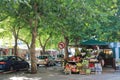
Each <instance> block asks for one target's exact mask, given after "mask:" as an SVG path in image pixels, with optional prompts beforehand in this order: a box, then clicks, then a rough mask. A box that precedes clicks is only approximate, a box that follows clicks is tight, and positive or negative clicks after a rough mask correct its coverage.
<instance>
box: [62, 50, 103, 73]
mask: <svg viewBox="0 0 120 80" xmlns="http://www.w3.org/2000/svg"><path fill="white" fill-rule="evenodd" d="M76 53H77V52H76ZM96 55H97V53H96V52H95V53H94V54H92V55H91V54H89V53H85V52H84V53H83V52H80V53H79V54H77V55H74V56H72V57H70V58H69V59H68V61H67V62H66V64H65V65H64V72H65V74H66V73H69V74H71V73H79V74H81V75H86V74H91V73H96V72H102V66H101V64H100V62H99V60H98V59H97V58H96Z"/></svg>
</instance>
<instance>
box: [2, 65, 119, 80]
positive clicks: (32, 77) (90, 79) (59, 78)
mask: <svg viewBox="0 0 120 80" xmlns="http://www.w3.org/2000/svg"><path fill="white" fill-rule="evenodd" d="M113 79H114V80H120V71H113V70H109V69H108V70H106V71H104V72H103V73H101V74H90V75H80V74H71V75H69V74H68V75H65V74H64V73H63V71H62V68H61V67H58V66H54V67H48V68H47V69H46V68H44V67H39V68H38V73H37V74H30V73H27V72H25V71H19V72H13V73H4V74H0V80H113Z"/></svg>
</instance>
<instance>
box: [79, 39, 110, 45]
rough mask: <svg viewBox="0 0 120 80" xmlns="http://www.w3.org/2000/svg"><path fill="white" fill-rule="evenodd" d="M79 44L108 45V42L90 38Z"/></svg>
mask: <svg viewBox="0 0 120 80" xmlns="http://www.w3.org/2000/svg"><path fill="white" fill-rule="evenodd" d="M80 44H81V45H109V43H108V42H104V41H98V40H94V39H90V40H87V41H84V42H81V43H80Z"/></svg>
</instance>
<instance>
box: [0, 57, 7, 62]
mask: <svg viewBox="0 0 120 80" xmlns="http://www.w3.org/2000/svg"><path fill="white" fill-rule="evenodd" d="M7 59H8V56H0V61H2V60H7Z"/></svg>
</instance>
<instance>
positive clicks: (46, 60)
mask: <svg viewBox="0 0 120 80" xmlns="http://www.w3.org/2000/svg"><path fill="white" fill-rule="evenodd" d="M37 65H38V66H39V65H45V66H54V65H55V60H54V58H53V57H51V56H50V55H42V56H39V57H37Z"/></svg>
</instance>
